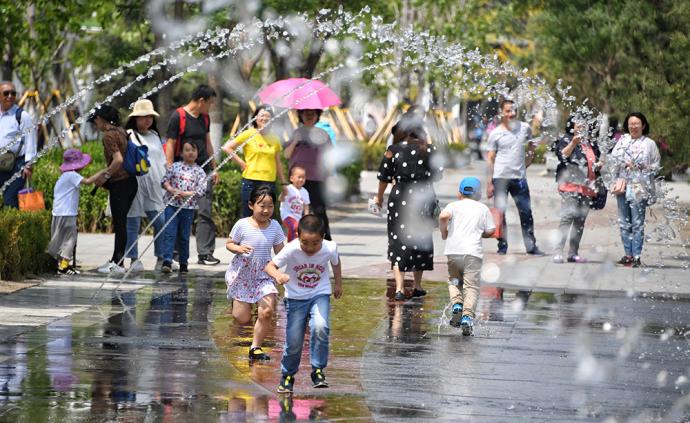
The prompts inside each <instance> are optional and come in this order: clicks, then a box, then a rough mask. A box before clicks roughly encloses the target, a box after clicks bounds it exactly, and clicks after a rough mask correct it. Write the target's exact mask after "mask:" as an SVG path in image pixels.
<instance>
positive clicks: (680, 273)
mask: <svg viewBox="0 0 690 423" xmlns="http://www.w3.org/2000/svg"><path fill="white" fill-rule="evenodd" d="M543 169H544V168H543V166H533V167H531V168H530V169H529V172H528V180H529V184H530V191H531V195H532V207H533V214H534V219H535V234H536V237H537V243H538V245H539V246H540V248H541V249H542V250H544V251H546V252H549V251H551V250H552V249H553V243H554V241H555V239H556V236H557V227H558V210H559V208H560V197H559V196H558V194H557V193H556V190H555V182H554V179H553V176H552V175H549V176H540V173H542V172H543ZM469 175H475V176H478V177H480V178H481V179H482V182H483V183H484V179H485V178H484V167H483V164H482V163H480V164H479V166H472V165H471V166H468V167H466V168H464V169H463V170H461V171H460V170H454V169H450V170H447V171H446V172H445V174H444V178H443V180H441V181H439V182H438V183H436V192H437V195H438V196H439V199H440V201H441V203H442V204H447V203H448V202H450V201H453V200H454V199H455V193H456V192H457V185H458V183H459V181H460V179H462V177H464V176H469ZM671 186H672V187H673V191H672V192H673V193H675V195H677V196H678V198H679V199H680V201H682V202H684V203H686V204H688V203H690V185H688V184H687V183H673V184H671ZM376 187H377V181H376V178H375V172H363V174H362V182H361V189H362V196H363V198H366V197H372V196H373V195H374V192H375V190H376ZM483 201H484V202H486V203H487V204H490V203H491V202H487V200H486V198H484V199H483ZM365 208H366V205H365V204H364V202H363V203H362V207H361V208H360V209H359V211H358V210H357V209H355V210H354V211H353V212H352V213H350V214H348V215H347V216H345V217H344V218H341V219H339V220H338V221H336V222H334V223H333V224H332V232H333V237H334V239H335V240H336V241H337V242H338V245H339V251H340V254H341V256H342V259H343V266H344V274H345V276H347V277H360V278H370V277H386V276H390V274H391V272H390V265H389V264H388V262H387V261H386V257H385V255H386V243H387V238H386V220H385V218H379V217H376V216H373V215H371V214H369V213H367V211H366V210H365ZM507 222H508V224H509V231H508V234H509V241H510V246H509V251H508V254H507V255H506V256H499V255H497V254H495V251H496V241H495V240H493V239H487V240H484V249H485V252H486V256H485V260H484V261H485V268H484V272H483V275H482V276H483V282H484V283H494V284H497V285H501V286H515V287H523V288H527V287H529V288H535V289H538V288H557V289H567V290H600V291H636V292H669V293H690V283H688V282H687V280H688V272H687V269H688V266H689V265H690V255H689V254H688V251H687V247H686V246H687V245H688V235H690V232H687V227H686V228H685V229H686V232H683V228H678V227H673V228H672V229H673V231H674V232H675V234H676V237H675V238H673V239H670V240H668V241H664V242H661V241H658V239H659V237H660V236H661V235H662V234H663V233H667V232H668V231H667V229H666V227H665V217H664V213H663V210H662V207H661V205H655V206H654V207H652V208H651V210H650V211H649V212H648V219H647V224H646V233H647V237H648V241H647V242H646V244H645V250H644V253H643V254H644V255H643V261H644V262H645V263H646V264H647V265H648V267H647V268H646V269H631V268H622V267H617V266H615V265H614V264H613V263H614V262H615V261H616V260H618V259H619V258H620V256H621V255H622V254H623V249H622V246H621V242H620V234H619V230H618V226H617V213H616V207H615V201H613V199H612V198H609V201H608V203H607V206H606V208H605V209H604V210H601V211H592V212H590V215H589V217H588V219H587V225H586V228H585V233H584V236H583V238H582V244H581V250H580V252H581V255H582V256H584V257H586V258H587V259H589V261H590V262H589V263H587V264H554V263H552V261H551V258H550V256H548V255H547V256H545V257H528V256H526V255H525V254H524V247H523V244H522V235H521V233H520V228H519V220H518V218H517V210H516V209H515V206H514V205H513V203H511V205H510V208H509V210H508V212H507ZM151 239H152V237H151V236H144V237H142V239H141V241H140V244H139V249H140V251H142V250H143V249H144V248H145V247H146V245H148V244H149V243H150V242H151ZM225 242H226V238H222V237H219V238H217V239H216V252H215V255H216V256H217V257H218V258H219V259H220V260H221V265H218V266H201V265H197V264H196V263H195V258H196V245H195V240H194V237H192V241H191V243H190V244H191V245H190V250H191V251H190V255H191V258H192V260H191V261H190V263H191V264H190V269H192V271H196V272H203V273H205V274H208V273H210V274H220V273H222V272H224V271H225V268H226V266H227V263H229V262H230V260H231V259H232V254H231V253H229V252H228V251H227V250H226V249H225ZM112 243H113V236H112V235H110V234H80V235H79V242H78V245H77V257H78V259H79V262H80V264H81V266H82V267H83V268H85V269H93V268H96V267H97V266H99V265H101V264H102V263H104V262H105V261H106V260H107V259H108V257H109V256H110V254H111V253H112ZM434 245H435V251H436V258H435V262H436V266H435V270H434V271H433V272H427V273H425V279H428V280H437V281H440V280H445V279H446V266H445V257H444V256H443V255H442V251H443V241H442V240H441V238H440V234H439V232H438V231H436V232H435V233H434ZM142 260H143V262H144V264H145V266H146V268H147V269H152V268H153V266H154V264H155V257H154V256H153V246H151V247H150V248H149V250H148V251H147V252H146V254H144V256H143V258H142Z"/></svg>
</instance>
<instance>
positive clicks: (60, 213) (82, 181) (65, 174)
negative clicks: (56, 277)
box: [47, 148, 103, 275]
mask: <svg viewBox="0 0 690 423" xmlns="http://www.w3.org/2000/svg"><path fill="white" fill-rule="evenodd" d="M89 163H91V156H89V155H88V154H84V153H82V152H81V151H79V150H77V149H74V148H70V149H69V150H65V152H64V153H63V155H62V164H61V165H60V171H61V172H62V175H60V177H59V178H58V180H57V182H56V183H55V188H54V191H53V213H52V214H53V220H52V221H51V223H50V244H48V250H47V251H48V254H50V255H51V256H52V257H53V258H54V259H55V260H57V269H58V270H57V271H58V273H59V274H62V275H78V274H79V271H78V270H77V269H75V268H74V267H72V266H71V265H70V264H69V262H70V261H71V260H72V254H73V252H74V246H75V245H76V243H77V215H78V214H79V187H81V186H82V185H90V184H93V183H94V182H96V181H97V180H98V178H99V177H100V176H101V174H102V173H103V171H101V172H98V173H96V174H95V175H93V176H91V177H89V178H84V177H83V176H81V175H80V174H79V172H80V171H81V170H82V169H84V168H85V167H86V166H88V165H89Z"/></svg>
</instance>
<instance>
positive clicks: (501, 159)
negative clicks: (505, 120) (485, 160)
mask: <svg viewBox="0 0 690 423" xmlns="http://www.w3.org/2000/svg"><path fill="white" fill-rule="evenodd" d="M516 123H517V124H516V125H515V128H511V130H508V129H506V128H505V126H503V125H499V126H497V127H496V128H495V129H494V130H493V131H491V134H490V135H489V141H488V144H489V147H488V148H489V151H495V152H496V160H495V162H494V174H493V177H494V178H506V179H523V178H525V175H526V173H525V144H527V143H528V140H529V138H530V137H531V135H532V130H531V129H530V127H529V125H528V124H527V123H525V122H516Z"/></svg>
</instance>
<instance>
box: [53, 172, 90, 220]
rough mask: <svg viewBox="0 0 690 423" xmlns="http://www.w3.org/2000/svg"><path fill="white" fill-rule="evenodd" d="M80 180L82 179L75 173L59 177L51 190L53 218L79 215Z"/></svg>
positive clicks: (66, 173) (65, 173) (67, 173)
mask: <svg viewBox="0 0 690 423" xmlns="http://www.w3.org/2000/svg"><path fill="white" fill-rule="evenodd" d="M82 179H84V178H83V177H82V176H81V175H80V174H78V173H77V172H75V171H70V172H64V173H63V174H62V175H60V177H59V178H58V180H57V182H55V189H54V190H53V216H76V215H78V214H79V187H80V186H81V180H82Z"/></svg>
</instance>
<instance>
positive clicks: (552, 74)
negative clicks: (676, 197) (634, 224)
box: [530, 0, 690, 172]
mask: <svg viewBox="0 0 690 423" xmlns="http://www.w3.org/2000/svg"><path fill="white" fill-rule="evenodd" d="M540 6H541V11H540V13H538V14H537V15H535V16H534V18H533V20H532V21H531V24H530V34H531V35H532V36H533V37H534V39H535V40H536V44H537V48H536V50H535V57H534V60H535V61H537V62H541V63H542V69H544V71H545V72H544V73H545V75H546V76H547V78H549V79H550V80H552V81H555V80H556V79H559V78H561V79H563V80H564V81H565V82H566V83H567V85H571V86H572V93H573V94H575V95H576V96H577V97H578V99H579V100H580V101H581V100H583V99H585V98H588V99H589V101H590V103H591V104H593V105H595V106H596V107H598V108H599V109H600V110H602V111H604V112H607V113H613V114H614V115H617V116H618V117H619V119H621V120H622V118H623V117H624V116H625V115H626V114H627V113H628V112H630V111H641V112H643V113H644V114H645V115H646V116H647V118H648V119H649V121H650V126H651V129H652V131H651V136H652V137H653V138H654V139H656V140H665V142H666V143H668V144H669V145H670V148H671V150H672V156H671V155H670V152H669V151H666V152H664V151H662V157H663V158H664V165H665V166H666V172H668V171H669V170H670V169H669V167H670V166H671V164H672V162H675V163H687V160H688V159H687V157H688V152H689V151H688V147H689V144H690V143H689V142H688V140H687V128H688V127H690V99H688V97H687V96H686V95H684V94H685V90H686V87H687V86H688V85H690V74H689V73H688V72H687V68H688V56H687V52H688V47H690V40H689V38H688V34H690V3H688V2H677V1H672V0H659V1H653V2H649V1H644V0H634V1H614V2H609V1H603V0H602V1H591V0H590V1H587V0H572V1H567V2H566V1H558V0H550V1H543V2H540Z"/></svg>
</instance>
